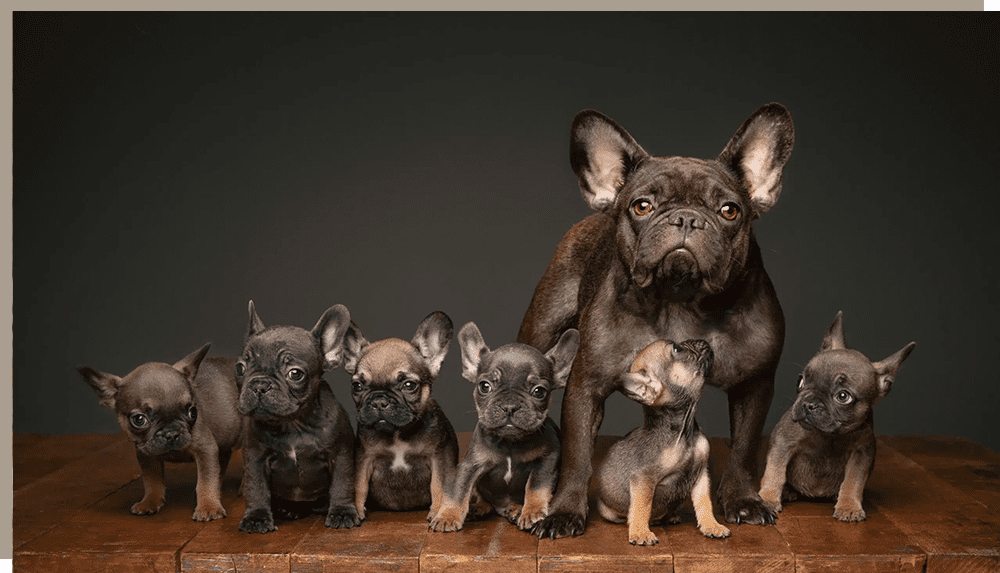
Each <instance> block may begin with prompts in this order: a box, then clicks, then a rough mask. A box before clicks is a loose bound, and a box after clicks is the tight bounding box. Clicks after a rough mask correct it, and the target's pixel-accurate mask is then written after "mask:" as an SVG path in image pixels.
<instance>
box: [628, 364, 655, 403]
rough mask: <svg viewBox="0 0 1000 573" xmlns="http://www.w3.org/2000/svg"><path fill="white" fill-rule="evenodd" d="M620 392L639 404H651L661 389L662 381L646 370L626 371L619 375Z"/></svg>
mask: <svg viewBox="0 0 1000 573" xmlns="http://www.w3.org/2000/svg"><path fill="white" fill-rule="evenodd" d="M621 388H622V393H623V394H625V395H626V396H627V397H628V398H630V399H631V400H634V401H636V402H639V403H640V404H645V405H647V406H648V405H652V404H653V403H654V402H656V399H657V397H658V396H659V395H660V393H661V392H662V391H663V382H661V381H659V380H657V379H656V378H655V377H653V376H650V375H649V374H648V373H647V372H626V373H624V374H622V375H621Z"/></svg>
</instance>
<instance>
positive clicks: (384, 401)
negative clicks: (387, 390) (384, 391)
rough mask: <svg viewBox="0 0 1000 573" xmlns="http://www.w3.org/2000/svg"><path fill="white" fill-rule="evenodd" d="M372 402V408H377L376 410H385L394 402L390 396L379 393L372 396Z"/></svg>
mask: <svg viewBox="0 0 1000 573" xmlns="http://www.w3.org/2000/svg"><path fill="white" fill-rule="evenodd" d="M370 404H371V405H372V408H375V409H376V410H385V409H387V408H389V406H390V405H392V402H390V401H389V397H388V396H385V395H379V396H375V397H374V398H372V399H371V402H370Z"/></svg>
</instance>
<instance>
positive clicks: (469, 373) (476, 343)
mask: <svg viewBox="0 0 1000 573" xmlns="http://www.w3.org/2000/svg"><path fill="white" fill-rule="evenodd" d="M458 348H459V350H461V351H462V378H465V379H466V380H468V381H469V382H475V381H476V376H477V375H478V374H479V363H480V362H482V360H483V356H485V355H486V353H488V352H489V351H490V349H489V347H488V346H486V341H485V340H483V335H482V333H480V332H479V327H478V326H476V323H474V322H470V323H467V324H466V325H465V326H463V327H462V329H461V330H459V331H458Z"/></svg>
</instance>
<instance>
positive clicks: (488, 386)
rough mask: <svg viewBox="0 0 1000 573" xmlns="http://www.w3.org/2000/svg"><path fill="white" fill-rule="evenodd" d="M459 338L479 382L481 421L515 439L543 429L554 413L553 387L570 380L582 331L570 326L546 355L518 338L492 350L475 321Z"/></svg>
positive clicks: (467, 369) (465, 366) (471, 376)
mask: <svg viewBox="0 0 1000 573" xmlns="http://www.w3.org/2000/svg"><path fill="white" fill-rule="evenodd" d="M458 338H459V345H460V346H461V349H462V375H463V377H465V379H467V380H469V381H470V382H472V383H473V384H475V390H474V391H473V399H474V400H475V403H476V411H477V412H478V414H479V424H480V426H481V427H482V428H483V429H484V430H486V432H488V433H490V434H493V435H495V436H498V437H501V438H504V439H509V440H518V439H521V438H524V437H526V436H530V435H531V434H533V433H535V432H537V431H538V430H539V428H541V427H542V425H543V424H544V423H545V419H546V418H547V417H548V413H549V404H550V401H551V393H552V391H553V390H555V389H557V388H562V387H564V386H565V385H566V379H567V378H568V377H569V369H570V367H571V366H572V363H573V358H574V357H575V356H576V350H577V347H578V346H579V334H578V333H577V331H576V330H574V329H570V330H568V331H567V332H566V333H564V334H563V336H562V338H560V339H559V342H558V343H556V345H555V347H553V348H552V350H550V351H549V352H548V353H546V354H542V353H541V352H539V351H538V350H537V349H535V348H534V347H532V346H528V345H526V344H516V343H515V344H508V345H505V346H501V347H500V348H498V349H496V350H493V351H490V349H489V348H488V347H487V346H486V343H485V342H484V341H483V338H482V335H481V334H480V333H479V329H478V328H477V327H476V325H475V324H474V323H471V322H470V323H468V324H466V325H465V326H464V327H462V330H461V331H460V332H459V334H458Z"/></svg>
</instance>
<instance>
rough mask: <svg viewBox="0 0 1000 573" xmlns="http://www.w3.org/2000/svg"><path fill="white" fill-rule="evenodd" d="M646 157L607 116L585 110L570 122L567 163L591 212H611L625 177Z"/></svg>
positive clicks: (632, 140)
mask: <svg viewBox="0 0 1000 573" xmlns="http://www.w3.org/2000/svg"><path fill="white" fill-rule="evenodd" d="M647 157H649V154H648V153H646V152H645V151H644V150H643V149H642V147H640V146H639V144H638V143H636V141H635V139H632V136H631V135H629V133H628V132H627V131H625V130H624V129H623V128H622V127H621V126H620V125H618V124H617V123H615V122H614V121H613V120H612V119H611V118H609V117H607V116H606V115H604V114H602V113H600V112H598V111H594V110H589V109H588V110H584V111H581V112H580V113H578V114H576V117H574V118H573V125H572V126H571V127H570V141H569V162H570V165H572V166H573V172H574V173H576V176H577V178H578V179H579V180H580V192H581V193H583V198H584V200H585V201H586V202H587V204H588V205H590V208H591V209H594V210H595V211H608V210H609V209H611V208H612V207H613V206H614V204H615V199H616V198H617V197H618V192H619V191H621V189H622V187H624V186H625V181H626V180H627V179H628V176H629V175H630V174H631V173H632V171H633V170H634V169H635V167H636V165H638V164H639V162H640V161H642V160H643V159H645V158H647Z"/></svg>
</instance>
